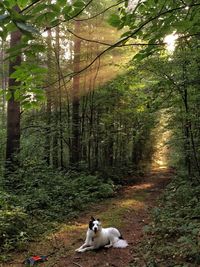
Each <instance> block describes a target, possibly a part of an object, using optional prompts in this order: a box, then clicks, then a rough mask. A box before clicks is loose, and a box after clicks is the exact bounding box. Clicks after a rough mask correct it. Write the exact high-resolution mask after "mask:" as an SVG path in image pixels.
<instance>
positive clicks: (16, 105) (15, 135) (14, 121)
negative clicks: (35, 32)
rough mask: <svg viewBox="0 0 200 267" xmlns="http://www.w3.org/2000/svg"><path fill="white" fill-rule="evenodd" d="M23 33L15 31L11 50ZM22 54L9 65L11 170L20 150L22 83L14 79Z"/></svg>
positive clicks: (8, 153) (7, 152)
mask: <svg viewBox="0 0 200 267" xmlns="http://www.w3.org/2000/svg"><path fill="white" fill-rule="evenodd" d="M13 10H14V11H16V12H18V13H19V11H20V9H19V7H18V6H15V7H13ZM21 38H22V33H21V31H20V30H15V31H14V32H12V33H11V37H10V48H11V49H12V48H14V47H15V46H16V45H19V44H20V42H21ZM21 61H22V58H21V54H18V55H17V56H16V57H15V58H14V59H13V58H11V59H10V63H9V81H8V86H9V89H8V90H9V91H8V92H9V100H8V106H7V145H6V162H7V168H8V169H9V170H11V169H12V168H13V166H15V164H16V160H15V156H16V155H17V153H19V150H20V102H19V101H17V100H15V92H16V88H18V87H19V86H20V83H19V82H18V81H17V80H16V78H12V74H13V73H14V72H15V70H16V67H17V66H20V65H21Z"/></svg>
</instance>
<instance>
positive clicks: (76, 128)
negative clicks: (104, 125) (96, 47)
mask: <svg viewBox="0 0 200 267" xmlns="http://www.w3.org/2000/svg"><path fill="white" fill-rule="evenodd" d="M79 28H80V22H79V21H76V22H75V33H76V34H78V33H79ZM80 51H81V40H80V39H78V38H75V40H74V72H75V73H77V72H79V70H80ZM72 87H73V88H72V97H73V99H72V147H71V150H72V151H71V164H72V165H74V166H75V167H78V165H79V160H80V118H79V107H80V76H79V75H76V76H74V78H73V85H72Z"/></svg>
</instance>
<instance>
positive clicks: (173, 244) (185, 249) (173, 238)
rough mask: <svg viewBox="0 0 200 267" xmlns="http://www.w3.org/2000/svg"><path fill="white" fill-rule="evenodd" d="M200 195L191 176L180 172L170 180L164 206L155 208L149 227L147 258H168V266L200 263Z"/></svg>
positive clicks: (164, 197) (158, 259) (160, 260)
mask: <svg viewBox="0 0 200 267" xmlns="http://www.w3.org/2000/svg"><path fill="white" fill-rule="evenodd" d="M199 196H200V186H194V185H193V184H191V183H190V182H188V180H187V177H183V176H178V177H176V178H175V180H174V181H173V182H171V183H170V184H169V186H168V188H167V190H166V192H165V194H164V195H163V197H162V199H161V204H160V206H159V207H158V208H155V209H153V211H152V218H153V222H152V223H151V224H150V225H149V226H147V227H145V231H146V235H147V236H146V238H147V239H146V240H145V241H146V244H145V243H144V244H143V245H144V247H143V248H142V250H143V249H144V251H146V252H145V258H146V260H147V261H150V259H154V261H155V262H157V264H161V263H162V262H163V264H164V263H165V264H166V262H167V266H176V264H177V266H178V264H180V266H183V265H182V264H186V265H187V264H188V265H187V266H198V265H199V264H200V259H199V246H200V240H199V231H200V223H199V218H200V208H199V207H200V199H199ZM190 264H191V265H190ZM156 266H160V265H156ZM184 266H185V265H184Z"/></svg>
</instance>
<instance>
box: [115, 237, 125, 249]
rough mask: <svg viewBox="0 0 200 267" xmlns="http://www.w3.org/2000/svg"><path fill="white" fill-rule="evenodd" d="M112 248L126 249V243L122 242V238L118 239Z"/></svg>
mask: <svg viewBox="0 0 200 267" xmlns="http://www.w3.org/2000/svg"><path fill="white" fill-rule="evenodd" d="M113 247H114V248H126V247H128V242H127V241H126V240H124V239H123V238H119V239H118V240H117V241H116V242H115V243H114V244H113Z"/></svg>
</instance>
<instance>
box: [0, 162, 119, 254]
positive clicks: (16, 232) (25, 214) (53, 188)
mask: <svg viewBox="0 0 200 267" xmlns="http://www.w3.org/2000/svg"><path fill="white" fill-rule="evenodd" d="M12 179H13V181H14V182H15V181H16V180H17V181H18V187H12V184H13V183H12ZM6 188H7V193H5V192H2V193H1V196H0V208H1V211H0V252H2V251H9V250H12V249H15V248H19V247H22V244H25V243H26V241H27V240H31V239H33V238H34V237H35V236H38V233H41V232H43V231H44V227H43V226H44V225H45V223H46V224H49V222H52V224H53V225H55V223H58V222H60V221H62V220H64V219H65V220H66V218H72V217H74V216H76V215H77V214H78V212H80V211H81V210H83V209H84V208H85V207H86V205H89V204H90V203H95V202H97V201H99V200H100V199H103V198H108V197H111V196H112V195H113V193H114V186H113V183H112V182H111V180H109V179H107V180H106V181H103V180H102V179H101V178H100V177H98V176H95V175H89V174H86V173H78V172H75V171H69V172H64V171H55V170H53V169H52V168H49V167H47V166H45V165H42V164H41V165H34V164H27V165H25V166H23V168H20V169H18V170H17V171H16V172H15V173H14V174H12V175H10V176H9V185H8V181H7V183H6ZM8 192H9V193H8ZM42 225H43V226H42ZM48 227H49V225H48ZM41 229H42V230H41ZM46 230H47V229H46ZM23 242H24V243H23Z"/></svg>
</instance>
